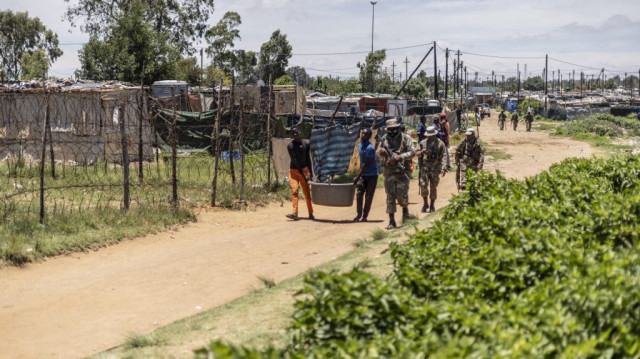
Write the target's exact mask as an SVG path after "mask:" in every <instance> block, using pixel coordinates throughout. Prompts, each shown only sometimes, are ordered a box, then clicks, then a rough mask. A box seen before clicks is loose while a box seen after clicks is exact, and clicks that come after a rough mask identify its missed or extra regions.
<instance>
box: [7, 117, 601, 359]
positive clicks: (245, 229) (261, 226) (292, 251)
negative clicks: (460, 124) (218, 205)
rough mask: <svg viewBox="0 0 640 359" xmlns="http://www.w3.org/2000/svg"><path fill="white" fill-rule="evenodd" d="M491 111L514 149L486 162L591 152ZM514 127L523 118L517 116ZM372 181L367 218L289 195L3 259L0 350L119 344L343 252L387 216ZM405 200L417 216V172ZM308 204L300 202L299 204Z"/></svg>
mask: <svg viewBox="0 0 640 359" xmlns="http://www.w3.org/2000/svg"><path fill="white" fill-rule="evenodd" d="M496 117H497V116H496V115H494V116H493V117H492V118H491V119H488V120H485V121H484V122H483V123H482V126H481V127H480V136H481V138H482V140H483V141H484V142H485V143H487V145H488V148H489V149H492V150H498V151H501V152H504V153H507V154H509V155H511V158H510V159H508V160H501V161H497V162H496V161H491V160H488V161H486V165H485V169H487V170H490V171H494V170H496V169H499V170H500V171H502V172H503V173H504V174H505V175H506V176H508V177H513V178H524V177H527V176H530V175H533V174H536V173H538V172H540V171H542V170H545V169H547V168H548V167H549V166H550V165H551V164H552V163H556V162H559V161H561V160H563V159H564V158H567V157H575V156H578V157H590V156H592V155H593V154H594V152H593V150H592V149H591V148H590V147H589V146H588V145H587V144H585V143H580V142H576V141H572V140H569V139H566V138H555V137H549V135H548V134H547V133H544V132H535V131H534V132H529V133H526V132H524V129H523V128H519V129H518V131H517V132H513V130H505V131H504V132H501V131H498V129H497V123H496ZM521 127H524V124H522V126H521ZM439 192H440V195H439V199H438V201H437V202H436V206H437V207H438V208H439V207H442V206H444V205H445V204H446V203H447V202H448V201H449V199H450V198H451V197H452V196H453V195H454V194H455V193H456V190H455V174H454V173H449V174H447V175H446V176H445V177H444V178H443V179H442V180H441V182H440V187H439ZM384 201H385V194H384V189H381V188H380V189H378V191H377V193H376V195H375V203H374V206H373V208H372V212H371V214H370V216H369V218H370V220H372V221H371V222H369V223H353V222H351V221H350V219H352V218H353V217H354V215H355V209H354V208H353V207H350V208H337V207H323V206H316V207H315V208H314V209H315V216H316V218H317V220H316V221H309V220H300V221H297V222H293V221H290V220H288V219H286V218H285V214H287V213H289V212H290V211H291V208H290V203H287V202H285V203H283V204H281V203H274V204H271V205H269V206H266V207H263V208H259V209H258V210H256V211H243V212H232V211H227V210H219V209H212V210H207V211H204V212H203V213H201V214H200V215H199V217H198V222H197V223H193V224H189V225H187V226H184V227H181V228H179V229H176V230H174V231H169V232H164V233H159V234H154V235H149V236H146V237H144V238H137V239H135V240H132V241H125V242H122V243H120V244H118V245H114V246H111V247H109V248H105V249H102V250H100V251H97V252H91V253H77V254H73V255H70V256H64V257H58V258H53V259H49V260H47V261H45V262H43V263H37V264H30V265H27V266H26V267H24V268H13V267H12V268H5V269H2V270H0V288H2V291H1V293H0V357H2V358H9V357H10V358H77V357H84V356H87V355H91V354H95V353H98V352H101V351H104V350H106V349H108V348H111V347H113V346H116V345H119V344H120V343H122V342H123V341H124V340H125V339H126V338H127V336H129V335H131V334H132V333H146V332H150V331H153V330H154V329H156V328H158V327H160V326H163V325H166V324H168V323H170V322H173V321H175V320H177V319H180V318H183V317H186V316H190V315H193V314H196V313H197V312H199V311H201V310H206V309H209V308H212V307H215V306H219V305H221V304H224V303H226V302H229V301H231V300H233V299H235V298H237V297H240V296H242V295H245V294H247V293H249V292H250V291H251V290H253V289H254V288H257V287H260V286H261V281H260V279H259V277H263V278H267V279H271V280H274V281H276V282H279V281H282V280H284V279H287V278H290V277H292V276H295V275H296V274H298V273H301V272H303V271H306V270H308V269H310V268H312V267H315V266H318V265H320V264H322V263H325V262H327V261H331V260H332V259H335V258H336V257H338V256H340V255H342V254H344V253H346V252H348V251H349V250H351V249H352V248H353V242H354V241H356V240H358V239H362V238H365V237H367V236H369V235H370V234H371V232H372V231H373V230H375V229H378V228H384V227H385V225H386V222H387V215H386V214H385V213H384V209H385V204H384ZM410 201H411V202H412V204H411V207H410V211H411V213H412V214H415V215H418V216H420V217H422V216H425V215H428V214H422V213H419V211H420V208H421V198H420V197H419V196H418V189H417V183H416V181H415V180H414V182H413V183H412V187H411V190H410ZM300 215H301V216H305V215H306V208H305V207H304V205H303V206H302V208H301V211H300Z"/></svg>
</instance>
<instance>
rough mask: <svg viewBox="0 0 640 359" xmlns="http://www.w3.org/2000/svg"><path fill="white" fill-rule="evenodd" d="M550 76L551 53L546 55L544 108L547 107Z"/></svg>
mask: <svg viewBox="0 0 640 359" xmlns="http://www.w3.org/2000/svg"><path fill="white" fill-rule="evenodd" d="M548 77H549V55H544V109H545V110H546V109H547V82H548Z"/></svg>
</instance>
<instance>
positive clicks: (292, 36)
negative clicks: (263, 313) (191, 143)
mask: <svg viewBox="0 0 640 359" xmlns="http://www.w3.org/2000/svg"><path fill="white" fill-rule="evenodd" d="M70 1H71V3H76V2H77V0H70ZM68 5H69V4H68V3H67V2H65V1H64V0H0V10H7V9H9V10H12V11H14V12H17V11H21V12H22V11H27V12H28V13H29V16H31V17H38V18H40V20H41V21H42V22H43V23H44V25H45V26H46V27H47V28H49V29H51V30H53V31H54V32H56V33H57V34H58V38H59V41H60V48H61V49H62V50H63V51H64V55H63V56H62V57H60V58H59V59H58V60H57V61H56V62H55V63H54V64H53V65H52V68H51V69H50V72H49V74H50V75H51V76H57V77H72V76H73V73H74V71H75V70H76V69H77V68H78V67H79V66H80V64H79V61H78V50H79V49H81V48H82V44H84V43H85V42H86V41H87V40H88V36H87V35H86V34H83V33H82V32H81V31H80V29H79V28H77V27H75V28H74V27H72V26H71V25H70V24H69V23H68V22H67V21H65V20H64V19H63V15H64V12H65V9H66V8H67V6H68ZM227 11H235V12H237V13H238V14H239V15H240V16H241V18H242V24H241V25H240V26H239V30H240V36H241V40H239V41H237V42H236V47H235V48H236V49H245V50H251V51H256V52H258V51H259V50H260V46H261V45H262V43H264V42H266V41H268V40H269V37H270V36H271V34H272V33H273V31H275V30H277V29H280V31H281V32H282V33H284V34H286V36H287V40H288V41H289V43H290V44H291V46H292V47H293V56H292V57H291V59H290V60H289V65H290V66H301V67H304V68H305V69H306V71H307V73H308V74H309V75H311V76H318V75H322V76H329V75H331V76H333V77H340V78H341V79H343V78H352V77H357V76H358V68H357V67H356V65H357V63H358V62H363V61H364V60H365V57H366V55H367V53H368V52H369V51H370V50H371V45H372V20H373V48H374V50H380V49H386V50H387V58H386V61H385V63H384V65H383V67H384V68H385V69H386V70H387V71H388V72H389V73H392V70H393V73H394V74H395V76H396V78H397V77H399V75H400V73H402V78H403V79H404V78H405V76H406V74H407V72H408V73H409V74H411V72H413V71H414V70H415V69H416V67H417V66H418V64H419V63H420V60H422V58H423V57H424V56H425V54H426V53H427V52H428V51H429V49H430V48H431V46H432V44H433V42H434V41H435V42H436V44H437V47H436V50H437V52H436V56H437V61H438V69H439V70H440V71H441V73H442V75H444V72H445V56H444V49H446V48H449V49H450V51H451V52H457V51H458V50H459V51H460V52H461V56H460V60H461V61H463V64H464V65H466V66H467V71H468V73H469V79H471V78H473V77H474V76H475V72H478V76H479V78H481V79H486V78H487V77H490V76H491V73H492V71H493V72H494V73H495V74H496V76H497V77H498V80H499V79H500V77H501V76H505V78H508V77H511V76H515V75H516V73H517V69H518V68H519V69H520V71H521V76H522V77H523V78H527V77H529V76H537V75H541V74H542V70H543V69H544V67H545V55H548V56H549V73H550V74H551V73H553V74H554V76H557V73H558V70H560V73H561V74H562V76H563V79H566V78H567V76H568V73H570V72H572V71H574V70H575V73H576V74H577V75H576V76H577V78H578V79H579V73H580V72H581V71H583V72H584V73H585V74H587V76H591V75H594V76H595V77H597V76H598V74H599V73H600V70H601V69H602V68H604V69H605V75H606V76H607V78H610V77H613V76H615V75H619V76H621V77H624V76H625V72H627V73H628V74H629V75H631V74H634V75H636V76H638V73H639V71H640V1H638V0H608V1H606V0H598V1H594V0H526V1H522V0H517V1H514V0H378V1H377V4H376V5H372V4H371V3H370V1H369V0H218V1H216V2H215V11H214V13H213V16H212V17H211V18H210V19H209V24H210V25H212V26H213V25H215V24H216V23H217V22H218V21H219V20H220V19H221V18H222V16H223V15H224V14H225V12H227ZM204 45H205V44H196V45H195V46H196V48H200V47H203V46H204ZM406 61H408V62H406ZM452 61H453V57H451V58H450V61H449V65H450V66H449V70H450V71H451V67H452ZM206 62H207V60H206V59H205V65H206ZM394 64H395V67H393V65H394ZM525 68H526V72H525ZM419 70H424V71H426V72H427V73H428V74H429V75H431V74H433V71H434V66H433V54H430V55H429V56H428V57H427V59H426V60H425V61H424V63H423V64H422V65H421V66H420V68H419ZM549 80H551V76H549Z"/></svg>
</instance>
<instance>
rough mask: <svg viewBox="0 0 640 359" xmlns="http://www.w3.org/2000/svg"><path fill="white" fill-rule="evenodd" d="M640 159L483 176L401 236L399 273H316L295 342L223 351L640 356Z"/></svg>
mask: <svg viewBox="0 0 640 359" xmlns="http://www.w3.org/2000/svg"><path fill="white" fill-rule="evenodd" d="M638 216H640V158H639V157H638V156H635V155H627V156H620V157H615V158H613V159H607V160H603V159H591V160H588V159H570V160H566V161H564V162H563V163H561V164H558V165H554V166H552V167H551V168H550V169H549V170H548V171H547V172H544V173H542V174H540V175H538V176H535V177H531V178H528V179H526V180H524V181H516V180H509V179H506V178H504V177H503V176H501V175H500V174H496V175H493V174H488V173H479V174H477V175H473V174H471V176H470V177H469V178H468V184H467V190H466V191H464V192H463V193H462V194H460V195H459V196H457V197H455V198H454V199H453V201H452V204H451V205H450V206H449V207H448V208H447V209H446V210H445V214H444V217H443V219H442V220H441V221H439V222H437V223H436V224H435V225H434V226H433V227H431V228H430V229H428V230H426V231H419V232H417V233H416V234H415V235H413V236H412V237H411V238H410V239H409V241H407V242H406V243H404V244H397V243H396V244H393V245H392V248H391V257H392V259H393V262H394V270H393V273H392V274H391V275H390V276H389V277H388V278H387V279H386V280H380V279H377V278H375V277H373V276H372V275H370V274H367V273H365V272H363V271H362V270H360V269H354V270H353V271H351V272H348V273H342V274H340V273H314V274H312V275H310V276H308V277H307V279H306V280H305V286H304V288H303V290H302V291H301V292H300V293H299V295H300V296H302V299H299V300H298V302H297V303H296V309H295V313H294V317H293V324H292V327H291V331H292V337H293V338H294V340H293V341H292V343H291V344H290V345H289V346H288V347H286V348H282V349H278V350H276V349H269V350H267V351H265V352H264V353H261V352H257V351H250V350H247V349H244V348H235V347H228V346H225V345H223V344H221V343H217V342H213V343H211V344H210V345H208V346H207V347H205V348H203V349H201V350H200V353H207V352H212V351H216V354H217V353H222V352H224V353H227V354H226V355H227V356H224V355H221V356H219V357H240V356H245V357H255V358H271V357H276V356H281V357H290V358H302V357H305V358H307V357H311V358H315V357H318V358H320V357H329V356H330V357H340V358H352V357H359V358H374V357H376V358H377V357H430V358H452V357H481V358H488V357H508V358H538V357H544V358H566V357H593V358H595V357H614V358H623V357H638V356H640V344H639V343H640V276H638V273H640V252H639V251H638V249H640V224H639V223H638V220H637V218H638Z"/></svg>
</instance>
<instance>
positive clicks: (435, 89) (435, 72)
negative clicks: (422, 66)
mask: <svg viewBox="0 0 640 359" xmlns="http://www.w3.org/2000/svg"><path fill="white" fill-rule="evenodd" d="M437 54H438V51H436V42H435V41H434V42H433V77H434V86H433V96H434V99H436V100H437V99H438V60H437V58H438V56H437Z"/></svg>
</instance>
